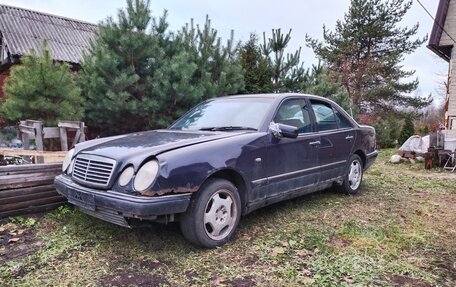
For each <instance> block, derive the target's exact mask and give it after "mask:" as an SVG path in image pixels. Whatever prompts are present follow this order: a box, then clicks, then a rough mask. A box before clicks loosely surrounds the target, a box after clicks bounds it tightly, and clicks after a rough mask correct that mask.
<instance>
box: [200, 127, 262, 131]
mask: <svg viewBox="0 0 456 287" xmlns="http://www.w3.org/2000/svg"><path fill="white" fill-rule="evenodd" d="M199 130H200V131H213V132H215V131H240V130H249V131H256V130H257V129H255V128H252V127H242V126H226V127H207V128H200V129H199Z"/></svg>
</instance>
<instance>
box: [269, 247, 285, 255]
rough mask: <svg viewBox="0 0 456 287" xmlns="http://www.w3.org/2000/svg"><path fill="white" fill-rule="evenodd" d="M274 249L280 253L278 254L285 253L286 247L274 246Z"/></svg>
mask: <svg viewBox="0 0 456 287" xmlns="http://www.w3.org/2000/svg"><path fill="white" fill-rule="evenodd" d="M272 251H273V252H276V253H278V254H283V253H285V248H283V247H274V248H273V249H272Z"/></svg>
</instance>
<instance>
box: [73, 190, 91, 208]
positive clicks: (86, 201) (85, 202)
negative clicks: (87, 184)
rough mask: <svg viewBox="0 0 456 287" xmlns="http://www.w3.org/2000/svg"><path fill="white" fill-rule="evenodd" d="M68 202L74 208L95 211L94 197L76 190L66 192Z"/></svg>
mask: <svg viewBox="0 0 456 287" xmlns="http://www.w3.org/2000/svg"><path fill="white" fill-rule="evenodd" d="M68 202H69V203H72V204H74V205H76V206H79V207H82V208H85V209H88V210H92V211H95V196H94V195H93V194H90V193H84V192H80V191H77V190H72V189H69V190H68Z"/></svg>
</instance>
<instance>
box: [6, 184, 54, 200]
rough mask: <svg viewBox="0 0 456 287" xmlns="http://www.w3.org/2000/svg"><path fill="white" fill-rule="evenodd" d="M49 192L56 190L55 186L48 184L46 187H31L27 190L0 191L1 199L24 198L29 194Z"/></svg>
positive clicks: (26, 188)
mask: <svg viewBox="0 0 456 287" xmlns="http://www.w3.org/2000/svg"><path fill="white" fill-rule="evenodd" d="M48 190H55V188H54V185H53V184H46V185H39V186H31V187H25V188H16V189H6V190H0V199H2V198H8V197H12V196H23V195H28V194H34V193H40V192H45V191H48Z"/></svg>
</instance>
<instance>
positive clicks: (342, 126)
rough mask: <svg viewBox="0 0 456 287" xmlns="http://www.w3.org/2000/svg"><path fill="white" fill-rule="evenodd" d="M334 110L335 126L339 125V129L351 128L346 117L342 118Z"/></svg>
mask: <svg viewBox="0 0 456 287" xmlns="http://www.w3.org/2000/svg"><path fill="white" fill-rule="evenodd" d="M334 110H335V114H336V121H337V124H338V125H339V128H340V129H345V128H352V127H353V125H352V123H351V122H350V120H349V119H347V117H346V116H344V115H343V114H342V113H340V112H339V111H338V110H336V109H334Z"/></svg>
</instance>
